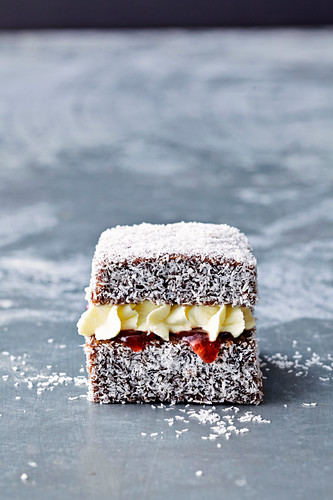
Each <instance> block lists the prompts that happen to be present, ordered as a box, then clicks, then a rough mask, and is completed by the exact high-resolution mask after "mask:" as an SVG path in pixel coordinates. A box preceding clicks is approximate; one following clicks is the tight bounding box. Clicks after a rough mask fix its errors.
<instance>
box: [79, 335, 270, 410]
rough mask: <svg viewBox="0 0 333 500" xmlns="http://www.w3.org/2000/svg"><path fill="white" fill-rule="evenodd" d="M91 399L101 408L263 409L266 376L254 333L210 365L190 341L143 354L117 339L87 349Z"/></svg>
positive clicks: (230, 344)
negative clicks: (152, 405) (192, 406)
mask: <svg viewBox="0 0 333 500" xmlns="http://www.w3.org/2000/svg"><path fill="white" fill-rule="evenodd" d="M85 352H86V357H87V370H88V373H89V396H88V397H89V399H90V400H91V401H95V402H100V403H118V402H145V403H148V402H154V401H156V402H157V401H160V402H198V403H223V402H230V403H240V404H259V403H260V402H261V401H262V396H263V393H262V374H261V371H260V367H259V359H258V348H257V341H256V338H255V331H254V330H253V331H252V332H251V333H250V334H249V335H242V336H241V337H240V338H239V339H236V340H232V339H229V340H227V341H226V342H224V343H222V344H221V346H220V350H219V353H218V355H217V358H216V360H215V361H214V362H213V363H210V364H207V363H204V362H203V361H202V359H201V358H200V357H199V356H198V355H197V354H195V352H193V350H192V348H191V347H190V345H189V344H187V343H186V342H182V341H181V340H179V341H178V340H172V341H169V342H166V341H163V340H161V339H156V340H154V341H153V342H151V343H150V344H148V345H147V346H146V347H145V349H143V350H142V351H140V352H134V351H132V349H130V348H129V347H126V346H123V345H122V344H120V343H118V342H115V341H113V340H103V341H97V340H96V339H95V337H94V336H93V337H88V338H87V339H86V344H85Z"/></svg>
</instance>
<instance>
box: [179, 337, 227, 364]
mask: <svg viewBox="0 0 333 500" xmlns="http://www.w3.org/2000/svg"><path fill="white" fill-rule="evenodd" d="M183 341H185V342H188V343H189V344H190V346H191V347H192V349H193V351H194V352H195V353H196V354H197V355H198V356H200V358H201V359H202V361H204V362H205V363H213V361H215V359H216V357H217V355H218V352H219V349H220V345H221V340H220V339H217V340H215V342H211V341H210V340H209V337H208V335H207V333H206V332H188V334H187V335H184V336H183Z"/></svg>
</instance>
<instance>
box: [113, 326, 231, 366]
mask: <svg viewBox="0 0 333 500" xmlns="http://www.w3.org/2000/svg"><path fill="white" fill-rule="evenodd" d="M170 337H171V338H172V336H170ZM174 338H177V339H181V340H182V341H183V342H187V343H188V344H190V346H191V347H192V349H193V351H194V352H195V353H196V354H197V355H198V356H200V358H201V359H202V361H204V362H205V363H213V361H215V359H216V357H217V355H218V352H219V349H220V346H221V344H222V343H223V342H225V341H226V335H219V337H218V338H217V340H215V342H211V341H210V340H209V337H208V334H207V333H206V332H205V331H203V330H192V331H190V332H180V333H179V334H176V335H174ZM227 338H229V335H228V334H227ZM156 339H159V337H157V336H156V335H155V334H147V333H144V332H136V331H134V330H126V331H123V332H120V333H119V335H117V337H116V338H115V339H113V340H114V341H117V342H121V343H122V344H123V345H124V346H126V347H130V349H132V351H134V352H139V351H142V350H143V349H144V348H145V347H146V345H147V344H150V343H151V342H152V341H153V340H156Z"/></svg>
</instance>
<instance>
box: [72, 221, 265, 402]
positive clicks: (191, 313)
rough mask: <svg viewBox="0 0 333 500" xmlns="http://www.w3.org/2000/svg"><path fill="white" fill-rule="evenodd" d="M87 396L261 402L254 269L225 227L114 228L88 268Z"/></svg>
mask: <svg viewBox="0 0 333 500" xmlns="http://www.w3.org/2000/svg"><path fill="white" fill-rule="evenodd" d="M87 299H88V308H87V310H86V311H85V312H84V313H83V314H82V316H81V318H80V320H79V322H78V330H79V333H80V334H81V335H84V336H85V337H86V342H85V352H86V359H87V371H88V375H89V399H90V400H91V401H95V402H101V403H125V402H158V401H159V402H198V403H203V402H205V403H223V402H230V403H243V404H250V403H254V404H258V403H260V402H261V400H262V396H263V394H262V374H261V371H260V367H259V358H258V345H257V339H256V328H255V319H254V316H253V312H254V306H255V304H256V301H257V263H256V259H255V257H254V256H253V254H252V251H251V247H250V244H249V242H248V239H247V238H246V236H245V235H244V234H242V233H241V232H240V231H239V230H238V229H236V228H234V227H230V226H228V225H226V224H203V223H196V222H191V223H185V222H181V223H175V224H167V225H162V224H161V225H159V224H156V225H155V224H145V223H143V224H139V225H135V226H117V227H114V228H112V229H108V230H106V231H105V232H104V233H102V235H101V237H100V239H99V242H98V244H97V247H96V251H95V255H94V258H93V263H92V273H91V280H90V286H89V288H88V289H87Z"/></svg>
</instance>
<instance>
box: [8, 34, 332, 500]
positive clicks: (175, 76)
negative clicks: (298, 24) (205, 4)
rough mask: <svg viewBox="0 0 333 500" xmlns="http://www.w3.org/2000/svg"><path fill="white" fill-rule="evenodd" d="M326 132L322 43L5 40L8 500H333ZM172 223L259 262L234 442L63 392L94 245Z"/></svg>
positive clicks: (292, 37) (71, 385)
mask: <svg viewBox="0 0 333 500" xmlns="http://www.w3.org/2000/svg"><path fill="white" fill-rule="evenodd" d="M332 130H333V31H331V30H322V31H311V30H307V31H292V30H289V31H288V30H280V31H261V32H260V31H254V30H253V31H247V32H242V31H226V32H223V31H209V32H204V31H203V32H192V33H191V32H182V31H170V32H168V31H167V32H163V33H157V32H140V33H137V32H131V33H126V32H124V33H106V32H105V33H98V32H96V33H94V32H81V33H75V34H73V33H57V32H55V33H52V34H48V33H40V34H34V33H25V34H7V35H4V34H2V35H1V36H0V210H1V212H0V216H1V218H0V282H1V288H0V332H1V337H0V342H1V345H0V376H1V377H2V378H0V394H1V399H0V413H1V415H2V416H1V417H0V436H1V438H0V442H1V446H0V484H1V495H3V496H4V498H13V499H14V498H15V499H16V498H17V499H20V498H23V497H24V498H36V499H37V498H38V499H42V498H52V499H53V498H95V497H99V498H123V499H129V498H147V499H148V498H149V499H153V498H154V499H155V498H163V499H167V498H174V499H180V498H186V499H197V498H209V499H216V498H220V497H222V496H229V497H230V498H235V499H237V498H240V499H243V498H244V499H266V498H268V497H269V498H272V499H280V498H293V499H295V498H302V499H312V498H313V497H314V496H315V495H316V496H320V497H321V498H325V499H326V498H331V492H332V487H333V479H332V460H333V444H332V424H333V418H332V383H333V381H332V366H333V365H332V361H333V358H332V354H333V337H332V334H333V332H332V319H333V307H332V303H333V291H332V282H333V267H332V263H333V262H332V261H333V257H332V256H333V224H332V222H333V132H332ZM179 220H185V221H190V220H199V221H203V222H205V221H207V222H208V221H209V222H216V223H222V222H225V223H229V224H231V225H236V226H238V227H239V228H240V229H241V230H243V231H244V232H246V233H247V234H248V236H249V237H250V240H251V243H252V245H253V247H254V251H255V254H256V256H257V258H258V263H259V280H260V282H259V283H260V296H261V301H260V304H259V305H258V308H257V317H258V329H259V337H260V348H261V352H262V358H263V361H264V362H265V363H266V364H265V365H264V366H263V371H264V374H265V376H266V377H267V379H266V380H265V395H266V398H265V402H264V403H263V405H261V406H260V407H259V408H240V410H239V413H238V414H239V415H241V414H242V415H243V414H244V412H245V411H248V410H251V411H252V412H253V414H255V415H259V414H260V415H261V416H262V418H264V419H267V420H270V424H259V423H253V422H251V423H250V424H248V428H249V431H250V432H248V433H244V434H242V435H231V437H230V440H226V439H225V438H224V437H223V436H219V437H218V438H217V439H202V437H207V436H209V434H210V432H211V431H210V427H209V425H208V424H199V423H198V422H197V421H196V420H195V419H192V420H191V421H190V423H189V424H187V427H188V431H187V432H185V433H184V434H182V435H181V436H180V437H179V438H177V439H176V433H175V431H174V428H175V427H176V425H178V424H177V422H176V423H175V425H174V426H169V425H168V423H167V422H166V421H165V420H164V419H165V418H168V417H170V415H171V414H173V415H174V414H175V413H177V412H178V413H177V414H178V415H181V413H179V412H180V411H181V410H182V409H184V407H182V406H180V407H179V408H177V409H176V410H170V411H169V410H168V411H167V410H166V409H163V408H161V409H154V408H151V406H150V405H148V406H145V405H142V406H140V405H127V406H121V405H120V406H100V405H94V404H92V403H88V402H87V401H86V400H85V399H84V397H81V398H80V397H79V396H80V395H84V393H85V387H84V386H83V387H82V386H78V384H76V383H75V379H74V377H77V376H79V377H81V379H82V378H83V375H84V374H83V373H82V370H81V371H80V368H82V366H83V364H84V359H83V352H82V350H81V348H80V347H79V344H80V343H82V339H80V338H79V337H78V336H77V335H76V327H75V324H76V321H77V319H78V317H79V315H80V314H81V312H82V311H83V310H84V307H85V302H84V292H83V288H84V286H86V285H87V284H88V281H89V272H90V269H89V268H90V261H91V257H92V254H93V250H94V245H95V244H96V241H97V238H98V236H99V233H100V232H101V231H102V230H104V229H105V228H106V227H110V226H112V225H115V224H132V223H137V222H141V221H147V222H172V221H179ZM48 339H53V342H48ZM314 352H315V353H316V355H314V354H313V353H314ZM7 353H8V354H7ZM278 353H281V355H279V354H278ZM24 354H25V357H24ZM283 357H284V358H283ZM281 358H282V361H281ZM23 361H24V363H25V364H24V363H23ZM50 366H51V368H50ZM300 366H301V368H300ZM52 372H53V373H55V377H54V378H53V379H52V376H51V375H50V374H51V373H52ZM59 374H63V375H60V378H61V377H63V379H62V380H60V383H59V385H56V383H57V381H58V382H59ZM7 375H8V377H7ZM40 376H43V377H44V379H43V380H44V382H45V386H44V388H45V390H44V391H42V389H43V386H41V385H38V383H40V379H38V377H40ZM57 377H58V378H57ZM29 381H30V382H31V381H32V386H33V387H32V388H30V389H29V387H28V386H29V384H28V382H29ZM81 381H82V380H81ZM61 382H62V383H61ZM50 387H53V389H54V390H52V391H51V390H49V389H50ZM38 392H40V394H38ZM18 398H21V399H18ZM68 398H71V399H68ZM72 398H74V399H72ZM304 403H306V404H307V405H309V404H310V403H317V405H316V406H314V405H313V406H306V405H305V406H304ZM285 405H286V406H285ZM194 409H195V410H196V411H199V408H198V407H194ZM224 409H225V407H223V406H221V407H217V410H216V411H217V412H219V413H220V414H221V415H222V412H223V410H224ZM231 411H232V412H234V414H235V415H236V416H237V413H235V410H234V409H233V410H231ZM179 426H180V427H177V429H182V428H183V427H184V425H183V427H182V426H181V421H180V422H179ZM162 431H163V432H162ZM141 432H145V433H147V434H148V435H147V436H142V435H141ZM155 432H157V433H158V435H157V436H150V434H151V433H155ZM162 438H163V439H162ZM217 444H221V447H220V448H218V447H217ZM198 470H201V471H202V472H203V474H202V476H201V477H198V476H196V471H198ZM22 474H27V475H28V479H27V480H26V481H24V480H21V475H22Z"/></svg>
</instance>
